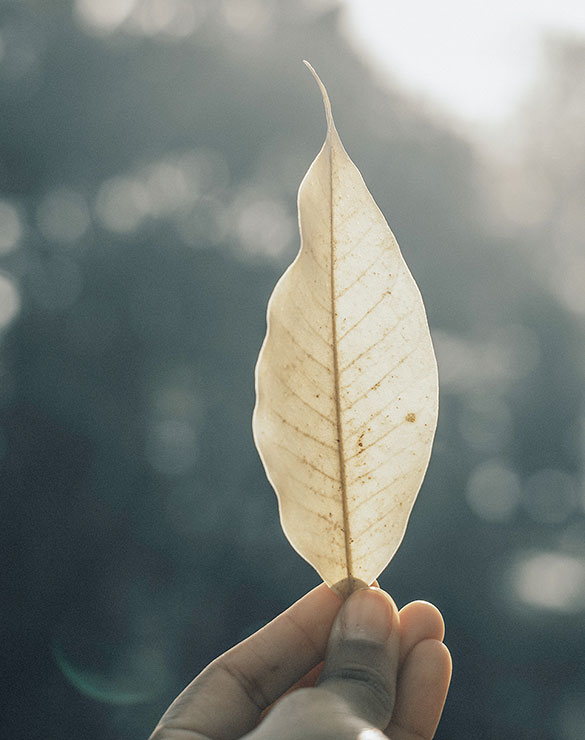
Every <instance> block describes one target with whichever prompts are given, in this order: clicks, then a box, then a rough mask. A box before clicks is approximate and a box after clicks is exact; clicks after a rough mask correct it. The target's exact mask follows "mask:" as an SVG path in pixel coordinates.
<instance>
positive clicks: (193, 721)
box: [151, 584, 342, 740]
mask: <svg viewBox="0 0 585 740" xmlns="http://www.w3.org/2000/svg"><path fill="white" fill-rule="evenodd" d="M341 603H342V602H341V599H340V598H339V597H338V596H336V595H335V594H334V593H333V591H331V590H330V589H329V588H328V587H327V586H326V585H325V584H321V585H320V586H317V587H316V588H314V589H313V590H312V591H310V592H309V593H308V594H306V596H303V598H302V599H300V600H299V601H297V602H296V603H295V604H293V605H292V606H291V607H290V608H289V609H287V610H286V611H285V612H283V613H282V614H280V615H279V616H278V617H276V618H275V619H273V620H272V622H270V623H269V624H267V625H266V626H265V627H263V628H262V629H261V630H259V631H258V632H256V633H255V634H253V635H252V636H251V637H248V639H247V640H244V641H243V642H241V643H240V644H239V645H236V646H235V647H233V648H232V649H231V650H228V652H227V653H224V654H223V655H221V656H220V657H219V658H217V659H216V660H214V661H213V663H211V664H210V665H209V666H208V667H207V668H206V669H205V670H204V671H203V672H202V673H200V674H199V676H197V678H195V679H194V680H193V681H192V682H191V683H190V684H189V686H187V688H186V689H185V690H184V691H183V692H182V693H181V694H180V695H179V696H178V697H177V699H175V701H174V702H173V703H172V704H171V706H170V707H169V709H168V710H167V711H166V712H165V714H164V715H163V717H162V719H161V721H160V722H159V724H158V726H157V728H156V730H155V732H154V734H153V735H152V736H151V740H172V738H174V737H177V738H178V737H179V735H180V733H181V732H183V733H184V732H186V731H188V732H191V733H198V734H199V735H201V736H202V737H204V738H210V737H212V738H214V740H215V739H217V740H235V738H239V737H241V736H242V735H243V734H245V733H246V732H250V731H251V730H252V729H254V727H255V726H256V724H257V722H258V720H259V718H260V715H261V713H262V712H263V711H264V710H265V709H266V707H268V706H269V705H270V704H272V703H273V702H274V701H276V699H278V697H279V696H281V695H282V694H283V693H284V692H285V691H286V690H287V689H288V688H290V686H292V685H293V684H294V683H295V682H296V681H298V680H299V679H300V678H302V676H304V675H305V674H306V673H308V671H310V670H311V668H313V667H314V666H316V665H317V664H318V663H319V662H320V661H321V660H323V657H324V656H325V649H326V647H327V640H328V638H329V633H330V631H331V626H332V624H333V621H334V619H335V616H336V614H337V612H338V611H339V609H340V607H341ZM173 733H174V734H173Z"/></svg>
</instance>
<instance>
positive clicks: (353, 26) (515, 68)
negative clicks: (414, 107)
mask: <svg viewBox="0 0 585 740" xmlns="http://www.w3.org/2000/svg"><path fill="white" fill-rule="evenodd" d="M345 5H346V8H347V13H346V18H345V24H344V28H345V31H346V33H347V35H348V36H349V37H350V38H351V39H353V40H354V42H355V43H356V45H357V47H358V48H359V50H360V51H361V52H362V53H363V52H364V51H365V53H366V55H367V56H368V57H369V58H370V60H371V61H372V62H373V63H374V64H375V65H378V66H380V67H382V68H384V69H386V70H387V71H388V72H389V73H390V75H391V77H393V78H395V79H396V80H398V81H399V82H400V83H401V84H404V85H405V86H407V87H409V88H410V89H412V90H414V91H415V92H416V93H418V94H421V95H422V96H424V97H426V98H429V99H430V100H431V101H433V102H434V103H438V104H439V105H441V106H442V107H443V108H445V109H446V110H447V111H448V112H449V113H452V114H455V115H456V116H457V117H458V118H460V119H461V120H462V121H463V122H464V123H467V124H470V125H472V126H481V127H485V128H489V127H491V126H497V125H498V124H500V123H502V122H503V121H504V120H505V119H506V117H507V116H508V115H509V114H512V113H513V111H514V108H515V106H516V105H517V104H518V103H519V102H520V101H521V99H522V96H523V93H524V92H525V91H526V90H527V89H528V88H529V87H530V83H531V81H532V80H533V79H534V78H535V77H536V76H537V75H538V70H539V65H540V61H541V45H540V41H541V40H542V38H543V35H546V34H548V33H553V34H558V33H561V34H569V35H572V36H576V35H577V36H583V37H584V38H585V2H583V0H490V1H489V2H486V1H485V0H479V1H478V0H441V1H440V2H437V0H409V1H408V2H402V1H400V2H399V1H398V0H345ZM421 19H424V21H422V20H421Z"/></svg>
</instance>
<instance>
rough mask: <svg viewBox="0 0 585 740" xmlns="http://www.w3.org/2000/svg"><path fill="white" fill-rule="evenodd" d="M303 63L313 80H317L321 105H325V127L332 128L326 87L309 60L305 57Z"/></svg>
mask: <svg viewBox="0 0 585 740" xmlns="http://www.w3.org/2000/svg"><path fill="white" fill-rule="evenodd" d="M303 64H304V65H305V66H306V67H307V69H308V70H309V71H310V73H311V74H312V75H313V77H314V78H315V81H316V82H317V85H319V90H320V91H321V95H322V96H323V105H324V106H325V115H326V117H327V128H328V129H332V128H334V124H333V115H332V113H331V101H330V100H329V95H328V93H327V89H326V87H325V85H324V84H323V83H322V81H321V78H320V77H319V75H318V74H317V73H316V72H315V69H314V67H313V65H312V64H311V63H310V62H308V61H307V60H306V59H303Z"/></svg>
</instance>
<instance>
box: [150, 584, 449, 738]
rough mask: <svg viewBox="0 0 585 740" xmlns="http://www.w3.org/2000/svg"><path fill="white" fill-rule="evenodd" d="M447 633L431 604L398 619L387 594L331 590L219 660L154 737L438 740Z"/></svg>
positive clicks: (417, 605) (318, 591) (314, 594)
mask: <svg viewBox="0 0 585 740" xmlns="http://www.w3.org/2000/svg"><path fill="white" fill-rule="evenodd" d="M443 636H444V625H443V619H442V617H441V614H440V612H439V611H438V610H437V609H436V608H435V607H434V606H432V605H431V604H427V603H426V602H422V601H415V602H413V603H411V604H408V605H407V606H405V607H404V608H403V609H402V610H401V611H400V614H398V611H397V609H396V606H395V605H394V602H393V601H392V600H391V598H390V597H389V596H388V595H387V594H386V593H385V592H383V591H381V590H380V589H377V588H369V589H363V590H361V591H357V592H356V593H354V594H352V596H350V597H349V599H347V601H346V602H345V603H344V604H342V603H341V600H340V599H339V598H338V597H337V596H335V595H334V594H333V592H332V591H331V590H330V589H329V588H327V586H325V585H324V584H322V585H321V586H318V587H317V588H315V589H313V591H311V592H310V593H308V594H307V595H306V596H304V597H303V598H302V599H300V601H297V603H296V604H293V606H291V607H290V609H287V611H285V612H283V613H282V614H280V615H279V616H278V617H276V619H274V620H273V621H272V622H270V624H268V625H266V627H264V628H263V629H261V630H260V631H259V632H256V634H254V635H252V636H251V637H249V638H248V639H247V640H244V642H242V643H240V644H239V645H236V646H235V647H234V648H232V649H231V650H229V651H228V652H227V653H224V655H221V656H220V657H219V658H217V659H216V660H214V661H213V662H212V663H211V664H210V665H209V666H208V667H207V668H206V669H205V670H204V671H203V672H202V673H201V674H200V675H199V676H198V677H197V678H196V679H195V680H194V681H193V682H192V683H191V684H189V686H187V688H186V689H185V690H184V691H183V692H182V693H181V694H180V695H179V696H178V697H177V699H175V701H174V702H173V703H172V704H171V706H170V707H169V708H168V709H167V711H166V712H165V714H164V715H163V717H162V719H161V720H160V722H159V724H158V725H157V727H156V729H155V731H154V733H153V734H152V736H151V738H150V740H238V739H239V738H243V737H244V736H246V740H384V738H385V737H386V736H389V737H390V738H391V740H431V738H432V737H433V735H434V733H435V729H436V727H437V724H438V722H439V719H440V716H441V712H442V710H443V704H444V702H445V697H446V694H447V689H448V687H449V681H450V678H451V658H450V655H449V651H448V650H447V648H446V647H445V645H444V644H443V643H442V639H443ZM325 654H326V655H325ZM324 658H325V660H324V663H323V659H324ZM381 730H385V733H386V734H383V733H382V732H381ZM247 733H249V734H247Z"/></svg>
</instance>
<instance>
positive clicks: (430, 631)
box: [399, 601, 445, 665]
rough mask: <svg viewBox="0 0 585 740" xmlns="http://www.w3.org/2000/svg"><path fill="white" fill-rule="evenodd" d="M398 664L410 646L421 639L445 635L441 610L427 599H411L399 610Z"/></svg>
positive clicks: (402, 660)
mask: <svg viewBox="0 0 585 740" xmlns="http://www.w3.org/2000/svg"><path fill="white" fill-rule="evenodd" d="M399 614H400V665H402V664H403V663H404V659H405V658H406V656H407V655H408V653H410V651H411V650H412V648H413V647H414V646H415V645H417V644H418V643H419V642H422V640H439V641H440V642H441V641H442V640H443V638H444V637H445V623H444V622H443V617H442V615H441V612H440V611H439V610H438V609H437V607H436V606H433V605H432V604H429V602H428V601H413V602H411V603H410V604H407V605H406V606H404V607H403V608H402V609H401V610H400V612H399Z"/></svg>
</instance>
